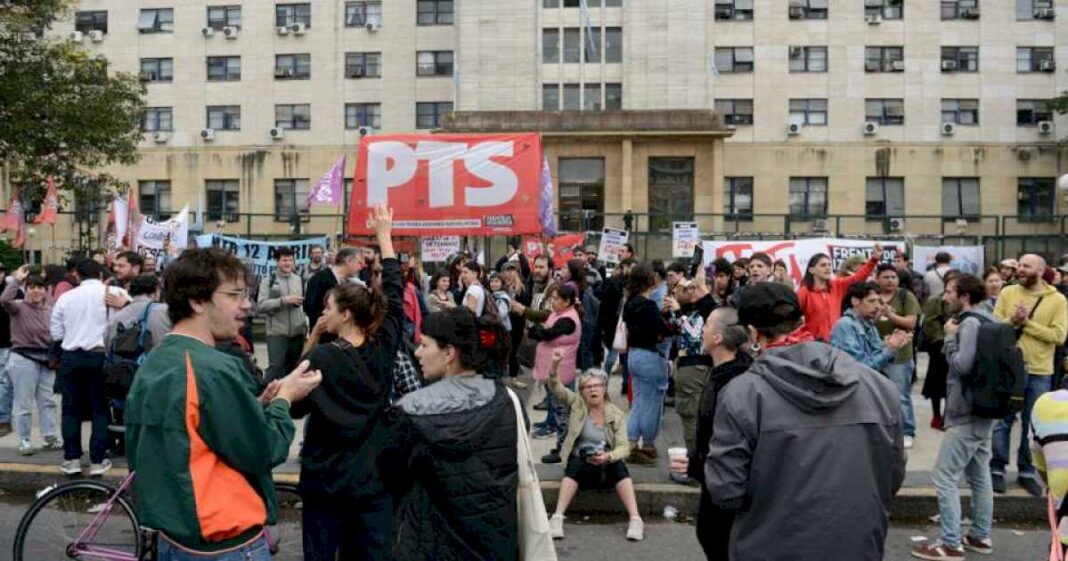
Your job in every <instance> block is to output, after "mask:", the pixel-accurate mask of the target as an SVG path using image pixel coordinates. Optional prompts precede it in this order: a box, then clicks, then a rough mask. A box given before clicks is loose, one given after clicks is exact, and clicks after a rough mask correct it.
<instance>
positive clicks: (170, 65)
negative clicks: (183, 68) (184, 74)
mask: <svg viewBox="0 0 1068 561" xmlns="http://www.w3.org/2000/svg"><path fill="white" fill-rule="evenodd" d="M140 78H141V81H142V82H170V81H172V80H174V59H173V58H143V59H141V74H140Z"/></svg>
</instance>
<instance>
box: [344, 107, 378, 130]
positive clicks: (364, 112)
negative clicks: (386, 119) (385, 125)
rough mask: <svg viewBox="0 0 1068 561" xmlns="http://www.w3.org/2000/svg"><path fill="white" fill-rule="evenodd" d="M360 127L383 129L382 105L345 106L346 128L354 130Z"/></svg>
mask: <svg viewBox="0 0 1068 561" xmlns="http://www.w3.org/2000/svg"><path fill="white" fill-rule="evenodd" d="M360 127H372V128H375V129H380V128H382V104H381V103H346V104H345V128H346V129H349V130H354V129H358V128H360Z"/></svg>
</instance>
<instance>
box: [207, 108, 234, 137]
mask: <svg viewBox="0 0 1068 561" xmlns="http://www.w3.org/2000/svg"><path fill="white" fill-rule="evenodd" d="M208 128H209V129H215V130H217V131H239V130H241V106H240V105H212V106H209V107H208Z"/></svg>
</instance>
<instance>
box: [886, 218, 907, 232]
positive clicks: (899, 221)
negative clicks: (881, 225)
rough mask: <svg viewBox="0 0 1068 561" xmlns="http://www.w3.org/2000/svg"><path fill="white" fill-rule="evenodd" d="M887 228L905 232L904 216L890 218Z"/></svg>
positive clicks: (892, 230)
mask: <svg viewBox="0 0 1068 561" xmlns="http://www.w3.org/2000/svg"><path fill="white" fill-rule="evenodd" d="M886 229H887V230H889V231H890V232H903V231H904V230H905V219H904V218H889V219H887V221H886Z"/></svg>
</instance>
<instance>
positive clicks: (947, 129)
mask: <svg viewBox="0 0 1068 561" xmlns="http://www.w3.org/2000/svg"><path fill="white" fill-rule="evenodd" d="M955 132H957V123H953V122H950V121H946V122H945V123H942V135H943V136H953V133H955Z"/></svg>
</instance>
